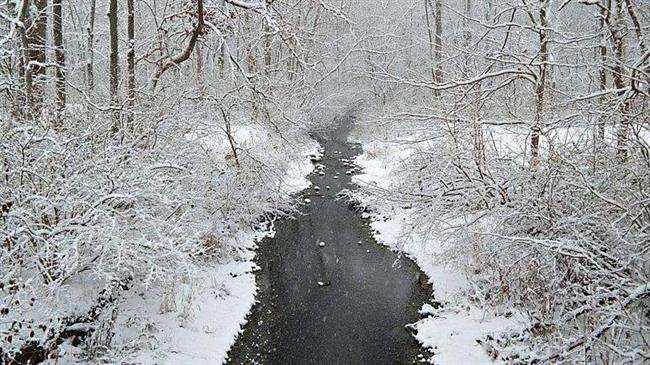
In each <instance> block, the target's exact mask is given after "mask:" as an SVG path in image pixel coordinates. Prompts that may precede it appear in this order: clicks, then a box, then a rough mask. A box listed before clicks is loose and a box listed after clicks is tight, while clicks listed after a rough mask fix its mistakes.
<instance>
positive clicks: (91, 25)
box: [86, 0, 97, 91]
mask: <svg viewBox="0 0 650 365" xmlns="http://www.w3.org/2000/svg"><path fill="white" fill-rule="evenodd" d="M96 1H97V0H90V19H89V20H88V27H87V28H86V31H87V34H88V45H87V51H88V60H87V64H86V86H87V87H88V90H89V91H91V90H93V89H94V88H95V75H94V70H93V67H94V62H95V8H96Z"/></svg>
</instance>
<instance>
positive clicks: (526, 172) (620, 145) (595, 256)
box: [358, 0, 650, 364]
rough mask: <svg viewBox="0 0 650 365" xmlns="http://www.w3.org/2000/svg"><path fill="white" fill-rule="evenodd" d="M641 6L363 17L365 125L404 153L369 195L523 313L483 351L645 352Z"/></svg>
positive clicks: (481, 293)
mask: <svg viewBox="0 0 650 365" xmlns="http://www.w3.org/2000/svg"><path fill="white" fill-rule="evenodd" d="M402 5H403V4H402ZM648 5H649V4H648V3H647V2H644V1H634V0H595V1H577V0H576V1H571V0H568V1H551V0H541V1H527V0H521V1H500V0H494V1H483V2H476V1H471V0H458V1H454V0H422V1H412V2H409V3H408V6H395V5H391V4H388V3H386V4H385V6H386V8H387V9H388V11H386V12H385V14H392V15H391V16H392V18H385V19H384V20H385V22H384V23H383V24H382V23H381V22H376V23H375V24H377V26H378V27H379V28H380V29H381V30H382V31H381V32H380V34H384V35H387V36H385V37H382V41H381V42H374V43H373V47H372V48H373V49H375V50H376V51H377V52H375V54H373V55H371V56H369V57H368V58H367V62H368V64H369V67H368V68H359V69H358V76H359V77H360V78H364V79H366V80H368V82H369V83H370V84H371V85H383V86H382V87H381V88H380V87H379V86H375V88H374V89H373V94H375V95H376V96H378V97H377V98H376V99H374V100H375V101H376V103H375V104H372V103H370V104H369V105H368V107H369V110H370V111H371V112H370V113H369V115H368V116H367V118H366V119H368V120H372V119H375V120H378V121H379V125H377V124H375V127H373V128H374V129H375V131H377V130H381V131H384V132H385V136H387V137H388V138H390V139H391V140H392V141H393V142H395V141H397V142H400V141H402V142H404V147H405V148H407V146H408V148H411V149H413V151H414V153H412V154H411V157H410V158H409V160H408V161H405V169H404V170H402V171H401V173H402V174H403V175H402V178H401V179H400V183H399V184H396V185H395V186H394V187H393V189H392V190H391V191H390V192H381V193H382V194H383V197H384V198H385V197H392V198H393V199H396V200H397V201H399V202H400V204H402V205H406V204H411V205H412V206H413V209H412V210H411V211H412V212H414V213H413V217H412V218H413V222H418V223H419V224H418V225H416V226H415V228H414V229H415V230H420V231H422V232H425V233H427V234H428V235H429V236H433V237H436V236H437V237H438V238H439V239H443V240H449V241H450V242H453V249H452V250H451V252H446V253H443V255H448V254H451V255H453V256H454V257H456V259H457V261H458V262H460V263H461V264H462V265H464V266H465V268H466V270H467V272H468V273H469V275H470V279H471V280H472V281H473V282H474V283H475V284H476V285H475V290H474V293H473V296H474V298H475V299H476V300H477V301H478V302H480V303H481V304H483V305H489V306H503V307H512V306H514V307H516V308H518V309H519V310H520V311H522V312H523V313H525V314H527V316H528V317H529V318H530V320H531V325H530V328H527V329H526V330H525V331H524V332H523V333H517V334H510V335H508V336H504V337H503V338H498V339H495V340H492V341H490V343H491V346H493V347H494V349H495V351H494V353H495V354H497V356H500V357H502V358H504V359H510V360H513V361H521V362H539V361H541V362H547V363H555V362H573V361H575V362H587V363H604V364H609V363H640V362H645V361H648V360H649V358H650V343H649V341H650V338H649V337H648V333H650V331H649V330H650V323H649V320H648V310H649V308H650V306H649V304H650V298H649V296H650V284H649V283H650V278H649V274H650V263H649V262H648V260H649V258H650V252H649V250H650V146H649V143H650V120H649V116H650V108H649V102H650V97H649V96H650V95H649V92H650V89H649V86H650V85H649V82H650V52H649V51H648V44H647V42H648V41H647V38H648V34H649V33H650V7H649V6H648ZM395 17H401V18H400V19H411V21H412V22H411V24H412V25H405V24H407V22H406V21H404V22H395V21H388V20H387V19H392V20H394V18H395ZM397 49H399V50H400V51H399V52H397V51H395V50H397ZM368 74H369V76H368ZM378 193H380V192H378ZM433 279H434V280H435V278H433Z"/></svg>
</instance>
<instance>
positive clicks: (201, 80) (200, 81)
mask: <svg viewBox="0 0 650 365" xmlns="http://www.w3.org/2000/svg"><path fill="white" fill-rule="evenodd" d="M196 86H197V88H198V89H199V96H200V97H201V99H203V98H205V71H204V70H203V51H202V48H201V45H200V44H199V45H197V46H196Z"/></svg>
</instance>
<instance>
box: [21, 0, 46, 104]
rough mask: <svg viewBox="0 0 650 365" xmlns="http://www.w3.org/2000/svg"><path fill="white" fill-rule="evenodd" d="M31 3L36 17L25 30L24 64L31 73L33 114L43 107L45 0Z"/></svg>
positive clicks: (36, 0)
mask: <svg viewBox="0 0 650 365" xmlns="http://www.w3.org/2000/svg"><path fill="white" fill-rule="evenodd" d="M25 2H27V3H29V2H30V1H28V0H25ZM33 4H34V5H35V10H36V17H35V18H34V19H32V22H31V26H30V27H29V28H28V32H27V42H28V46H27V49H28V52H29V64H28V65H26V66H27V68H30V69H31V74H32V92H31V94H32V100H31V107H32V110H33V111H34V112H35V114H38V113H40V111H41V110H42V108H43V98H44V92H43V86H42V84H43V83H44V82H45V80H44V79H45V77H46V68H45V63H46V62H47V55H46V52H45V40H46V37H47V0H34V2H33ZM28 14H29V10H28Z"/></svg>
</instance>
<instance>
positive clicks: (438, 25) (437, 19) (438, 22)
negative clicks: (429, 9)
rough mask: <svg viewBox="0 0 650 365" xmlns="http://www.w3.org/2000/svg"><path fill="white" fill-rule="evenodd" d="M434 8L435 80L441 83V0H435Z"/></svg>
mask: <svg viewBox="0 0 650 365" xmlns="http://www.w3.org/2000/svg"><path fill="white" fill-rule="evenodd" d="M435 2H436V4H435V10H436V13H435V15H434V19H435V23H436V32H435V57H434V58H435V60H436V80H437V81H438V83H443V81H444V80H443V77H442V65H441V63H442V0H435Z"/></svg>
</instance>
